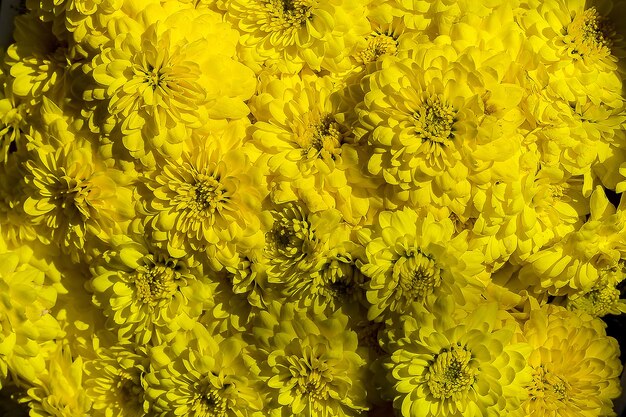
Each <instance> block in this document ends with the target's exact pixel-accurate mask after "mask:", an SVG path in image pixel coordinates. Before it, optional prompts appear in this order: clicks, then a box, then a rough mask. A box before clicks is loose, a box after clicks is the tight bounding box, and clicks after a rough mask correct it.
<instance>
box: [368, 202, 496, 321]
mask: <svg viewBox="0 0 626 417" xmlns="http://www.w3.org/2000/svg"><path fill="white" fill-rule="evenodd" d="M453 233H454V226H453V224H452V221H450V220H449V219H444V220H442V221H435V219H434V218H433V216H432V215H430V214H429V215H428V216H427V217H425V218H424V217H419V216H418V213H417V212H415V211H413V210H410V209H407V208H405V209H403V210H401V211H396V212H389V211H384V212H382V213H380V215H379V217H378V222H377V224H376V225H375V226H374V227H372V228H367V229H363V230H361V231H359V233H358V238H359V241H360V242H361V244H362V245H364V246H365V254H364V257H363V259H361V260H360V262H357V265H358V267H359V269H360V270H361V272H363V274H365V275H366V276H368V277H369V278H370V280H369V281H367V283H366V288H367V301H368V302H369V304H370V307H369V312H368V318H369V319H370V320H373V319H376V320H381V319H385V318H388V317H390V316H391V315H392V314H393V313H397V314H403V313H405V312H406V311H407V309H408V308H409V306H410V305H411V304H413V303H418V304H428V305H432V304H433V303H435V302H436V301H437V300H438V299H440V298H442V297H444V296H448V295H453V296H454V297H456V299H457V300H458V302H459V303H461V304H467V305H473V304H476V302H478V299H479V296H480V293H481V289H482V286H483V284H482V283H481V281H480V280H479V279H477V276H478V275H479V274H485V272H484V267H483V266H482V256H481V254H480V252H478V251H471V250H468V247H467V241H466V237H465V235H466V233H464V234H459V235H457V236H456V237H455V238H454V239H453V238H452V235H453Z"/></svg>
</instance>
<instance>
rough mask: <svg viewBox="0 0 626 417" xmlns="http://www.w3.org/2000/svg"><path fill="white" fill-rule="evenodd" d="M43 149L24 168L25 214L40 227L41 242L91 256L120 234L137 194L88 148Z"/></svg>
mask: <svg viewBox="0 0 626 417" xmlns="http://www.w3.org/2000/svg"><path fill="white" fill-rule="evenodd" d="M56 146H57V148H56V149H54V148H53V147H52V146H51V145H43V146H39V147H37V148H35V149H33V151H32V152H31V155H29V156H30V158H29V159H28V160H27V161H26V162H25V164H24V168H25V179H24V181H25V183H26V191H25V193H26V195H27V196H28V198H27V199H26V200H25V201H24V212H25V213H26V214H27V215H28V216H31V217H32V219H33V222H34V223H35V224H36V225H37V229H38V230H39V231H40V232H39V235H38V237H39V239H40V240H41V241H42V242H43V243H49V242H53V243H54V244H56V245H59V246H60V247H61V249H62V250H63V251H64V252H65V253H68V254H70V255H71V256H72V259H73V260H78V259H79V258H81V257H83V256H85V255H86V253H85V249H86V248H89V247H90V245H91V246H93V244H95V241H97V240H100V241H107V240H108V239H109V238H110V236H111V235H112V234H113V233H114V232H118V233H121V232H122V230H123V227H124V222H126V221H127V220H128V219H129V218H130V216H132V214H133V208H132V205H131V193H132V191H131V190H130V189H129V188H127V187H125V186H123V183H124V182H125V179H124V177H123V176H122V173H121V172H119V171H116V170H113V169H108V168H107V167H106V166H102V165H100V164H99V161H95V160H94V155H93V153H92V150H91V148H90V147H89V145H87V144H85V143H84V142H83V141H82V140H79V139H77V140H76V142H72V143H69V144H66V145H63V144H57V145H56Z"/></svg>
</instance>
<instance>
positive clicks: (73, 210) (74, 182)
mask: <svg viewBox="0 0 626 417" xmlns="http://www.w3.org/2000/svg"><path fill="white" fill-rule="evenodd" d="M57 185H58V191H57V193H56V199H57V201H58V203H59V206H60V207H61V209H62V210H63V211H64V212H66V213H68V214H69V215H68V217H69V218H73V217H74V215H76V214H77V215H80V217H81V219H82V220H83V221H87V220H88V219H89V218H90V217H91V215H90V207H91V204H90V203H89V199H88V197H89V193H90V192H91V188H90V187H89V183H88V182H87V181H86V180H79V179H76V178H72V177H70V176H68V175H63V176H62V177H60V178H58V181H57Z"/></svg>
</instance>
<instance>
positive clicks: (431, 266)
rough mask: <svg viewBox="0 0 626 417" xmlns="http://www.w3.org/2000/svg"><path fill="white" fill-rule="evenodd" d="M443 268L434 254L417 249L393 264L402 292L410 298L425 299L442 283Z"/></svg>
mask: <svg viewBox="0 0 626 417" xmlns="http://www.w3.org/2000/svg"><path fill="white" fill-rule="evenodd" d="M441 272H442V269H441V268H440V267H439V266H437V264H436V263H435V260H434V259H433V257H432V256H430V255H427V254H424V253H422V252H421V251H419V250H418V251H417V252H416V253H414V254H413V253H411V254H409V256H408V257H405V258H400V259H399V260H398V261H396V263H395V264H394V266H393V273H394V276H396V277H398V281H399V285H400V288H401V289H402V294H403V295H404V296H405V297H406V298H408V299H410V300H423V299H424V298H426V297H427V296H428V295H430V294H432V293H433V291H434V290H435V288H437V287H439V286H440V285H441V280H442V278H441Z"/></svg>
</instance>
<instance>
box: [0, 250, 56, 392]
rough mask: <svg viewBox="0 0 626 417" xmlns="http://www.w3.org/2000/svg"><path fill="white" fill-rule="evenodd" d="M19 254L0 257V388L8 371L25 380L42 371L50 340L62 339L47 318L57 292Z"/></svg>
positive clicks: (52, 322) (51, 320) (49, 316)
mask: <svg viewBox="0 0 626 417" xmlns="http://www.w3.org/2000/svg"><path fill="white" fill-rule="evenodd" d="M24 261H25V259H24V257H23V256H20V253H19V252H5V251H4V250H3V251H2V253H1V254H0V294H1V296H0V300H1V302H0V386H2V385H3V382H4V379H6V378H7V375H8V370H9V369H10V370H11V373H12V374H15V375H18V376H19V377H21V378H24V379H25V380H32V379H34V378H36V377H37V376H38V375H37V374H38V373H39V372H43V371H44V369H45V363H44V360H45V354H46V352H47V350H48V348H49V347H48V345H49V344H50V342H51V340H53V339H55V338H60V337H62V336H63V332H62V331H61V328H60V327H59V323H58V322H57V321H56V320H55V318H54V317H53V316H52V314H50V310H51V309H52V308H53V306H54V305H55V302H56V297H57V292H56V290H55V289H54V288H53V287H52V286H50V285H47V283H46V282H45V276H44V273H43V272H42V271H40V270H39V269H37V268H35V267H33V266H31V265H28V264H26V263H25V262H24Z"/></svg>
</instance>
